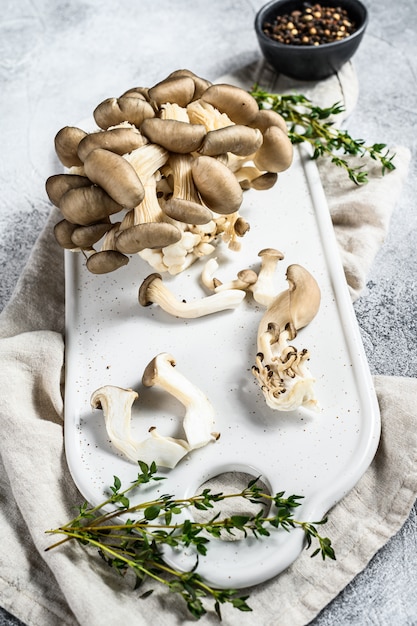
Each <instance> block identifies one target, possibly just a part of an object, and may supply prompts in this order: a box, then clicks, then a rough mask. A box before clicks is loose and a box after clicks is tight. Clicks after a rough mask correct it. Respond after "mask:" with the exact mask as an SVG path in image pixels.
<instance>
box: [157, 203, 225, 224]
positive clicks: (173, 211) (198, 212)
mask: <svg viewBox="0 0 417 626" xmlns="http://www.w3.org/2000/svg"><path fill="white" fill-rule="evenodd" d="M161 208H162V210H163V212H164V213H165V214H166V215H168V217H170V218H172V219H174V220H177V222H183V223H185V224H193V225H195V226H199V225H201V224H208V223H209V222H210V220H211V219H213V215H212V212H211V211H210V209H208V208H207V207H205V206H204V205H203V204H198V203H197V202H192V201H191V200H182V199H181V198H170V199H169V200H167V201H166V202H162V203H161Z"/></svg>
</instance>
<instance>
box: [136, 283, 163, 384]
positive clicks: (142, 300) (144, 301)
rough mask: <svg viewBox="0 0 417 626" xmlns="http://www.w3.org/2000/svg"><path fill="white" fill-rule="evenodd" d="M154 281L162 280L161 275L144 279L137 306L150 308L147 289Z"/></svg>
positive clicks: (150, 302)
mask: <svg viewBox="0 0 417 626" xmlns="http://www.w3.org/2000/svg"><path fill="white" fill-rule="evenodd" d="M156 279H159V280H162V276H161V274H158V273H156V272H154V273H153V274H149V276H147V277H146V278H145V279H144V281H143V282H142V284H141V286H140V287H139V293H138V300H139V304H141V305H142V306H150V305H151V304H152V300H149V295H148V289H149V287H150V285H151V284H152V283H153V281H154V280H156ZM148 367H149V366H148ZM148 374H150V372H148Z"/></svg>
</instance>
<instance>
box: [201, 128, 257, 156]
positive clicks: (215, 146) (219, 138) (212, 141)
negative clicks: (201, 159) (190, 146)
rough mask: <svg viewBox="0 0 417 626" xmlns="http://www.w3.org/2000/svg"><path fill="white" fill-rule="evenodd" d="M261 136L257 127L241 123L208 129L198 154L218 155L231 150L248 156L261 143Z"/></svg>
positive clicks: (237, 154) (235, 153)
mask: <svg viewBox="0 0 417 626" xmlns="http://www.w3.org/2000/svg"><path fill="white" fill-rule="evenodd" d="M262 142H263V137H262V133H261V131H260V130H258V129H257V128H249V126H243V125H242V124H233V126H225V127H224V128H218V129H216V130H210V131H209V132H208V133H207V135H206V136H205V137H204V141H203V143H202V145H201V147H200V148H198V152H199V154H202V155H205V156H218V155H221V154H225V153H227V152H231V153H232V154H234V155H236V156H240V157H248V156H249V155H251V154H253V153H254V152H256V151H257V150H258V149H259V148H260V147H261V145H262Z"/></svg>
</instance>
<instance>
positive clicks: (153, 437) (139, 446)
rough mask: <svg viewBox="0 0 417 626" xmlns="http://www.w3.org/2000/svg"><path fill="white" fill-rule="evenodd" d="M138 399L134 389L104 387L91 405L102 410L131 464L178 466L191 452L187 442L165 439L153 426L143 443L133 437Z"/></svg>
mask: <svg viewBox="0 0 417 626" xmlns="http://www.w3.org/2000/svg"><path fill="white" fill-rule="evenodd" d="M137 398H138V394H137V392H136V391H134V390H133V389H124V388H123V387H116V386H114V385H104V386H103V387H100V388H99V389H96V390H95V391H94V392H93V393H92V395H91V398H90V403H91V406H92V408H93V409H102V411H103V414H104V420H105V425H106V431H107V435H108V437H109V439H110V441H111V443H112V444H113V445H114V446H115V448H116V449H117V450H119V451H120V452H121V453H122V454H123V455H124V456H125V457H127V458H128V459H129V460H130V461H133V462H134V463H137V462H138V461H144V462H145V463H147V464H148V465H150V464H151V463H152V462H155V463H156V464H157V465H158V466H160V467H168V468H173V467H175V466H176V465H177V463H178V462H179V461H180V460H181V459H182V458H183V457H184V456H185V455H186V454H187V452H188V451H189V446H188V444H187V442H186V441H183V440H181V439H173V438H171V437H162V436H160V435H159V433H157V432H156V429H154V428H152V427H151V428H150V429H149V433H150V437H147V438H146V439H144V440H142V441H137V440H136V439H134V438H133V437H132V433H131V421H132V406H133V403H134V401H135V400H136V399H137Z"/></svg>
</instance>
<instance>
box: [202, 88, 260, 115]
mask: <svg viewBox="0 0 417 626" xmlns="http://www.w3.org/2000/svg"><path fill="white" fill-rule="evenodd" d="M201 100H203V101H204V102H208V103H209V104H211V105H212V106H214V107H215V108H216V109H218V110H219V111H220V112H221V113H226V115H227V116H228V117H229V118H230V119H231V120H232V122H234V123H235V124H245V125H247V124H249V123H250V122H251V121H252V120H254V119H255V117H256V116H257V114H258V111H259V107H258V103H257V102H256V100H255V98H254V97H253V96H251V95H250V93H248V92H247V91H245V90H244V89H241V88H240V87H236V86H234V85H228V84H226V83H220V84H213V85H211V86H210V87H209V88H208V89H206V91H205V92H204V93H203V94H202V95H201Z"/></svg>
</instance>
